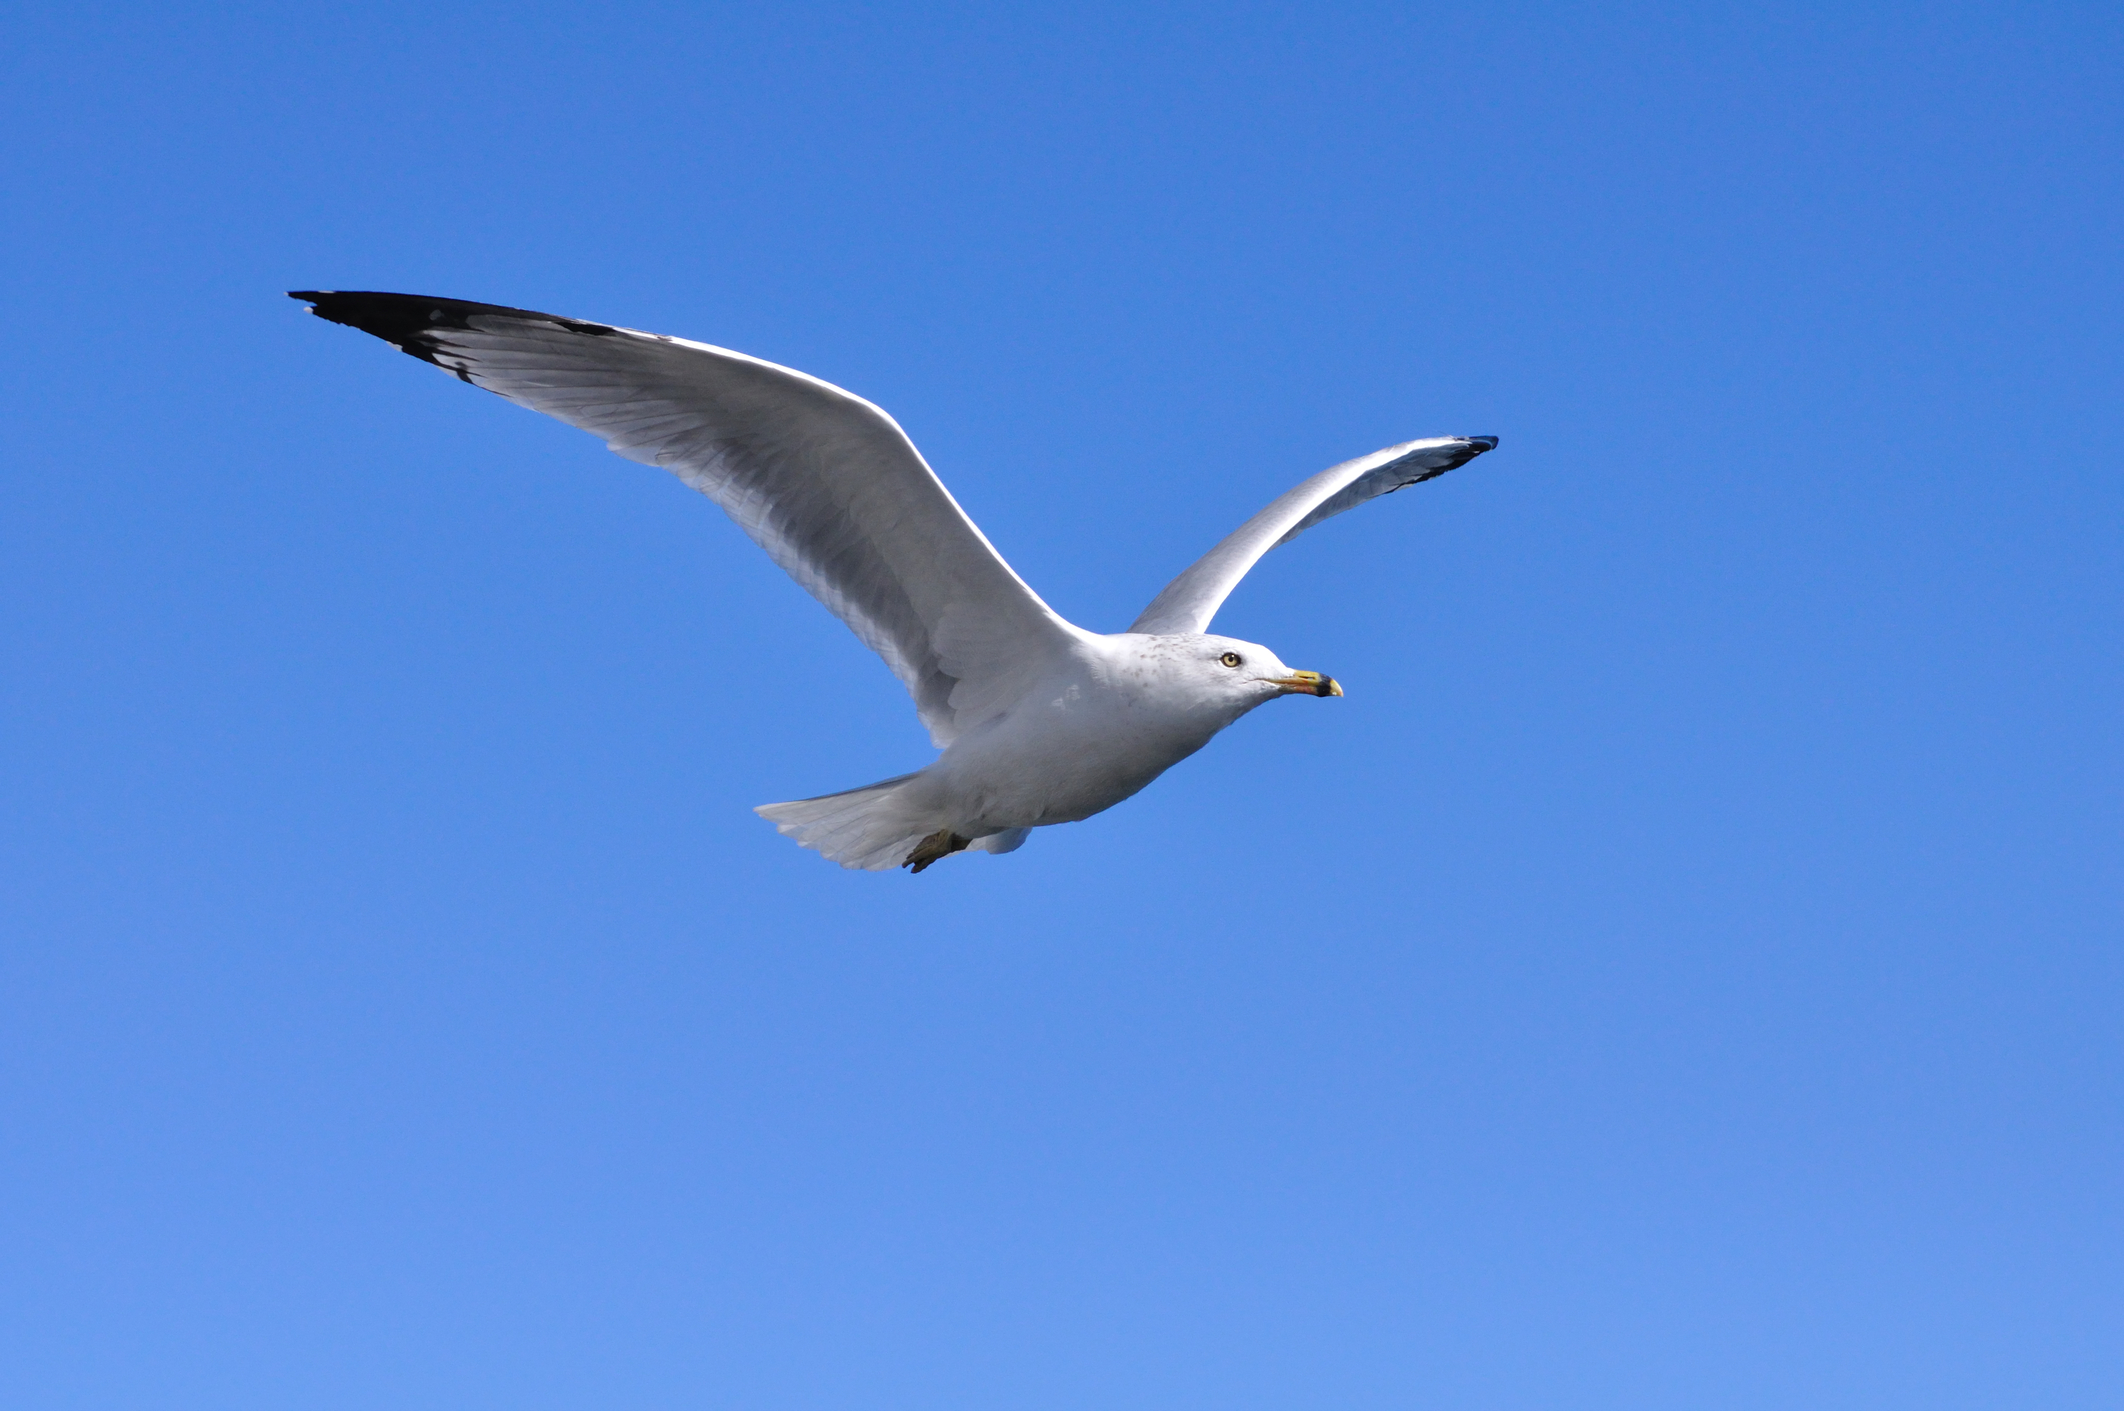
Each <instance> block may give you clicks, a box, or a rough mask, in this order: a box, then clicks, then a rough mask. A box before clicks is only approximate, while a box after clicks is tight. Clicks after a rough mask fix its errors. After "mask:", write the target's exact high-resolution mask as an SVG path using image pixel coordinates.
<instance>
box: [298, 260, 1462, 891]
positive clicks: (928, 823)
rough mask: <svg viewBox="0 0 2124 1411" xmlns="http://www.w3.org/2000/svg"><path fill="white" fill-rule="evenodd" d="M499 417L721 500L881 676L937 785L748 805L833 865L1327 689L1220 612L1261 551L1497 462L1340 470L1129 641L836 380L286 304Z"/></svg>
mask: <svg viewBox="0 0 2124 1411" xmlns="http://www.w3.org/2000/svg"><path fill="white" fill-rule="evenodd" d="M289 297H290V298H293V299H301V300H303V301H305V302H306V303H308V304H309V305H310V312H311V313H313V314H316V315H317V316H318V317H320V318H324V319H329V320H330V321H331V322H333V323H339V324H345V325H346V326H347V327H349V328H358V329H360V330H361V331H362V332H364V333H370V334H374V335H375V336H376V337H378V338H381V339H383V340H384V341H385V342H386V343H389V344H391V345H392V346H394V347H396V348H397V349H398V350H399V351H400V352H403V353H410V354H411V355H413V356H414V357H416V358H420V359H422V360H423V361H425V362H429V363H433V364H434V365H435V366H437V367H439V368H442V369H443V370H444V371H446V372H451V373H455V374H456V375H457V376H458V377H460V378H462V379H463V380H464V381H466V382H469V383H471V384H472V385H473V386H475V387H483V388H485V389H486V390H487V391H489V392H493V393H497V394H499V395H500V396H503V397H506V398H508V399H509V400H510V401H512V402H516V403H518V404H519V405H522V406H526V407H529V408H531V409H532V410H533V411H540V412H544V413H545V414H546V415H548V416H551V417H557V418H558V419H560V420H561V421H564V422H567V423H568V424H569V425H570V426H577V427H581V428H582V429H583V430H585V431H589V432H594V433H595V434H597V435H598V436H601V437H603V438H604V440H605V444H606V445H607V446H608V447H610V448H611V449H612V450H614V451H617V452H618V453H619V454H620V455H623V456H625V457H627V458H628V459H629V460H635V461H640V462H642V463H643V464H645V465H654V466H662V467H663V468H664V469H666V470H668V471H670V472H671V473H672V474H674V475H676V476H677V477H678V478H679V479H680V480H683V481H684V482H685V483H686V484H688V485H690V486H692V487H693V488H694V489H696V490H698V491H700V492H701V493H702V494H704V495H706V496H707V497H708V498H709V499H711V500H713V501H715V502H716V503H717V504H718V505H720V506H722V508H723V510H724V512H725V513H727V514H728V515H729V516H730V517H731V518H732V519H734V520H736V521H737V523H738V527H739V528H741V529H743V530H744V531H745V533H746V534H747V535H749V536H751V538H752V541H753V542H754V543H756V544H758V545H759V546H760V547H761V548H763V549H765V550H766V551H767V553H768V556H769V557H771V558H772V559H773V560H774V561H775V562H776V563H778V564H780V565H781V566H782V568H783V570H784V571H786V572H787V573H788V574H789V576H790V577H792V578H794V579H796V581H797V582H798V583H800V584H802V585H803V586H804V588H805V589H807V590H808V591H809V592H810V593H811V594H812V596H813V597H816V598H817V599H818V600H819V601H820V602H822V603H824V604H825V605H826V606H827V607H828V608H829V609H831V610H832V611H833V613H834V614H835V615H836V616H837V617H839V618H840V619H841V621H843V622H845V623H847V624H848V626H849V627H850V629H852V630H853V631H854V632H855V634H856V636H858V637H860V638H862V639H863V642H864V644H865V645H866V646H868V647H869V648H870V649H871V650H872V651H874V652H876V653H877V654H878V655H879V656H881V657H883V658H884V659H885V664H886V665H887V666H889V667H891V668H892V671H893V674H894V675H896V676H898V677H899V678H900V681H901V683H902V684H903V685H905V686H906V687H907V690H908V693H909V694H910V695H912V696H913V697H914V704H915V711H916V713H917V714H918V715H919V716H920V717H921V719H922V723H923V724H924V725H926V726H927V727H928V728H929V736H930V739H931V741H932V742H933V743H934V744H935V745H936V747H937V748H938V749H939V750H941V751H943V753H942V754H940V755H939V756H938V757H937V758H936V759H935V760H934V761H932V762H931V763H930V764H929V766H928V767H927V768H924V769H919V770H916V771H915V772H914V773H912V774H902V775H900V776H898V777H897V778H893V779H883V780H880V781H879V782H877V783H875V784H866V785H864V786H863V787H862V788H859V789H848V790H845V791H843V792H841V793H838V794H826V795H823V796H822V797H819V798H811V799H798V800H795V801H793V802H789V803H771V804H763V805H761V806H760V807H759V808H758V809H756V810H754V811H755V812H757V813H758V814H759V815H760V816H761V817H763V818H765V819H767V820H768V821H769V822H770V823H772V824H774V826H775V827H776V828H777V829H779V830H780V831H781V832H782V833H783V834H784V835H785V836H787V837H789V838H793V839H794V840H796V841H797V842H798V843H800V844H801V845H803V846H804V847H807V848H811V849H814V850H816V851H817V852H819V853H820V854H821V855H823V856H824V857H826V858H828V859H830V860H832V861H834V862H838V863H839V864H841V866H843V867H849V868H861V869H864V870H866V871H872V872H882V871H887V870H890V869H892V868H895V867H905V868H908V869H909V870H911V871H913V872H917V873H919V872H921V871H923V870H924V869H925V868H927V867H929V866H930V865H931V864H932V863H935V862H937V861H939V860H940V859H942V858H945V857H948V856H950V855H952V854H954V853H960V852H986V853H1006V852H1010V851H1013V850H1014V849H1016V848H1018V847H1019V846H1021V845H1022V844H1023V843H1024V842H1025V839H1026V837H1027V836H1028V835H1029V834H1030V833H1031V831H1032V830H1033V829H1035V828H1046V827H1051V826H1053V825H1055V824H1058V823H1075V822H1078V821H1079V820H1082V819H1086V818H1089V817H1091V816H1092V815H1093V814H1095V813H1099V812H1102V811H1104V810H1106V809H1109V808H1112V807H1113V806H1114V805H1115V804H1117V803H1120V802H1121V801H1122V800H1123V799H1126V798H1129V797H1130V796H1132V795H1134V794H1135V793H1136V792H1137V791H1139V790H1140V789H1142V788H1143V787H1144V786H1145V785H1147V784H1149V783H1150V782H1151V780H1153V779H1155V778H1157V777H1158V776H1159V775H1160V774H1163V773H1164V772H1165V771H1166V770H1168V769H1170V768H1172V766H1174V765H1175V764H1178V763H1179V762H1180V761H1181V760H1183V759H1186V758H1187V757H1188V756H1189V755H1191V754H1193V753H1195V751H1197V750H1199V749H1201V748H1202V747H1203V746H1204V745H1206V744H1208V743H1209V741H1210V737H1212V736H1213V735H1215V734H1216V733H1217V732H1218V731H1220V730H1222V729H1224V727H1225V726H1227V725H1230V724H1231V723H1232V722H1233V721H1235V720H1237V719H1238V718H1239V717H1240V716H1242V715H1245V714H1246V713H1247V712H1248V711H1250V710H1252V709H1254V707H1256V706H1258V705H1261V704H1263V703H1264V702H1267V701H1270V700H1274V699H1276V698H1277V697H1279V696H1291V695H1300V696H1339V695H1341V694H1342V687H1341V686H1340V685H1338V684H1337V683H1336V681H1335V679H1334V678H1333V677H1331V676H1324V675H1322V674H1321V673H1319V672H1317V671H1297V670H1293V669H1292V668H1291V667H1289V666H1286V665H1284V663H1283V661H1282V660H1281V659H1280V658H1279V657H1278V656H1277V655H1276V654H1275V653H1274V652H1272V651H1270V650H1269V649H1268V648H1267V647H1264V646H1261V645H1259V644H1258V643H1255V642H1242V641H1240V640H1239V639H1237V638H1235V637H1220V636H1216V635H1213V634H1212V633H1211V632H1210V631H1209V625H1210V619H1211V618H1212V617H1214V616H1215V615H1216V612H1217V608H1218V607H1219V606H1220V605H1221V604H1222V603H1223V602H1224V600H1225V598H1226V596H1228V595H1229V594H1230V593H1231V591H1232V589H1233V588H1234V587H1236V586H1237V585H1238V583H1239V580H1240V579H1241V578H1244V577H1245V576H1246V574H1247V571H1248V570H1249V569H1251V568H1252V567H1253V566H1254V563H1255V561H1256V560H1258V559H1259V558H1260V557H1261V556H1262V555H1263V554H1265V553H1267V552H1268V551H1269V550H1270V549H1273V548H1275V547H1277V546H1278V545H1280V544H1287V543H1289V542H1290V541H1291V540H1292V539H1294V538H1296V537H1297V536H1298V535H1300V534H1302V533H1304V532H1305V531H1306V530H1308V529H1310V528H1312V527H1313V526H1314V525H1316V524H1318V523H1320V522H1321V521H1322V520H1324V519H1328V518H1330V517H1332V516H1334V515H1338V514H1341V513H1342V512H1343V511H1345V510H1351V509H1355V508H1356V507H1357V506H1359V505H1361V504H1363V503H1365V501H1367V500H1372V499H1376V498H1378V497H1379V496H1381V495H1384V494H1388V493H1390V492H1392V491H1395V490H1401V489H1406V488H1407V487H1408V486H1411V485H1420V484H1422V483H1423V482H1424V481H1426V480H1432V479H1436V478H1437V477H1438V476H1441V475H1443V474H1445V473H1446V472H1447V471H1449V470H1452V469H1454V468H1455V467H1457V466H1462V465H1465V464H1467V463H1468V462H1469V461H1471V460H1473V459H1474V458H1475V457H1477V456H1479V455H1481V454H1482V453H1483V452H1485V451H1488V450H1491V449H1493V448H1495V447H1496V445H1497V438H1496V437H1495V436H1434V437H1431V438H1429V439H1426V440H1420V441H1404V442H1402V443H1401V444H1400V445H1398V446H1388V447H1387V448H1386V449H1384V450H1381V451H1374V452H1373V453H1372V454H1370V455H1368V456H1359V457H1358V458H1357V459H1355V460H1350V461H1344V462H1343V463H1342V464H1340V465H1338V466H1334V467H1332V468H1331V469H1328V470H1323V471H1321V472H1320V473H1319V474H1318V475H1315V476H1313V477H1312V478H1311V479H1309V480H1306V481H1304V482H1302V483H1300V484H1299V485H1297V486H1296V487H1295V488H1293V489H1292V490H1290V491H1289V492H1288V493H1286V494H1284V495H1283V496H1282V497H1281V498H1279V499H1277V500H1276V501H1275V502H1274V503H1273V504H1271V505H1269V506H1268V508H1266V509H1264V510H1262V511H1261V512H1260V513H1259V514H1257V515H1255V516H1254V517H1253V518H1252V519H1249V520H1248V521H1247V522H1246V523H1244V524H1242V525H1240V526H1239V528H1238V529H1236V530H1234V531H1233V532H1232V533H1231V534H1230V535H1229V536H1228V537H1226V538H1225V540H1224V541H1223V542H1222V543H1220V544H1218V545H1217V546H1216V547H1215V548H1213V549H1211V550H1210V551H1209V552H1208V553H1207V554H1205V555H1203V556H1202V558H1201V559H1199V560H1198V561H1197V562H1196V563H1195V564H1194V565H1193V566H1192V567H1190V568H1189V569H1188V570H1187V571H1186V572H1185V573H1182V574H1181V575H1180V576H1179V577H1178V578H1175V579H1174V580H1173V581H1172V582H1171V583H1168V584H1167V585H1166V586H1165V589H1164V591H1162V592H1160V593H1159V594H1158V596H1157V597H1155V598H1153V599H1151V603H1150V606H1149V607H1146V608H1145V609H1144V610H1143V613H1142V615H1141V616H1139V617H1138V618H1137V619H1136V620H1135V622H1134V623H1132V624H1131V625H1130V626H1129V629H1128V630H1127V631H1126V632H1116V633H1099V632H1090V631H1087V630H1085V629H1084V628H1082V627H1078V626H1076V625H1075V624H1074V623H1071V622H1069V621H1067V620H1065V619H1064V618H1063V617H1062V615H1061V614H1059V613H1057V612H1056V611H1055V610H1054V609H1053V608H1051V607H1049V606H1048V605H1047V604H1046V603H1044V602H1042V601H1041V600H1040V596H1039V594H1037V593H1035V592H1033V590H1032V589H1031V588H1030V587H1028V586H1026V583H1025V580H1024V579H1022V578H1020V577H1018V575H1017V574H1016V573H1015V572H1013V571H1012V569H1011V567H1010V565H1009V564H1007V563H1005V562H1004V561H1003V556H1002V555H1001V554H999V553H997V552H996V550H995V546H994V545H992V544H990V543H989V542H988V538H987V536H986V535H984V534H982V532H981V531H980V529H979V528H977V527H976V526H975V525H974V522H973V521H972V520H971V519H970V518H968V517H967V514H966V511H964V510H962V509H960V508H959V502H958V501H957V500H954V499H953V498H952V497H951V492H950V491H948V490H946V489H945V488H944V482H943V481H941V480H939V479H938V478H937V476H936V472H934V471H932V470H931V469H930V468H929V465H928V463H927V462H926V461H924V460H923V459H922V456H921V453H920V452H918V451H916V450H915V448H914V443H913V442H912V441H910V440H909V439H908V437H907V433H906V432H904V431H902V430H901V429H900V426H899V423H898V422H896V421H894V420H893V419H892V418H891V417H890V416H887V415H886V414H885V412H884V410H883V409H882V408H880V407H878V406H875V405H874V404H872V403H870V402H866V401H864V400H863V399H862V398H861V397H858V396H856V395H855V394H854V393H852V392H845V391H843V390H842V389H840V388H839V387H836V386H834V385H833V384H832V383H829V382H823V381H821V380H819V379H818V378H816V377H812V376H809V375H807V374H805V373H801V372H798V371H796V370H795V369H793V368H786V367H780V366H777V365H776V364H774V363H770V362H765V361H763V360H761V359H759V358H754V357H748V356H746V355H745V354H743V353H735V352H732V351H730V350H729V349H727V348H716V347H711V346H709V345H708V344H706V343H695V342H692V341H691V340H689V339H685V338H672V337H667V336H665V335H662V334H656V333H643V332H640V331H638V330H635V329H631V328H618V327H614V326H613V325H611V324H604V323H589V322H586V321H584V320H581V319H572V318H561V317H558V316H556V315H554V314H541V313H533V312H531V311H529V310H527V309H512V308H505V307H503V306H501V305H498V304H477V303H469V302H467V301H465V300H462V299H437V298H429V297H427V296H425V295H419V294H379V293H354V292H349V293H340V292H333V291H328V290H299V291H294V292H291V293H290V294H289Z"/></svg>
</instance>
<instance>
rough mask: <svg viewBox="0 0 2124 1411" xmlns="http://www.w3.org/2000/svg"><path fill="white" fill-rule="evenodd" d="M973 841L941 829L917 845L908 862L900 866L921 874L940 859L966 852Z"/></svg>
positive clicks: (908, 857)
mask: <svg viewBox="0 0 2124 1411" xmlns="http://www.w3.org/2000/svg"><path fill="white" fill-rule="evenodd" d="M972 841H973V839H971V838H962V837H960V836H959V835H958V834H957V833H954V832H952V831H951V829H949V828H939V829H937V831H936V832H934V833H931V834H930V835H929V836H928V837H926V838H924V839H923V840H922V841H921V842H919V843H916V844H915V846H914V851H913V852H911V853H909V854H907V861H905V862H903V863H901V864H900V866H902V867H906V868H910V869H912V870H914V871H916V872H920V871H921V870H922V869H923V868H925V867H927V866H929V864H930V863H932V862H935V861H936V860H937V859H938V858H944V857H950V856H951V855H952V854H953V853H955V852H963V851H965V849H966V845H967V844H968V843H970V842H972Z"/></svg>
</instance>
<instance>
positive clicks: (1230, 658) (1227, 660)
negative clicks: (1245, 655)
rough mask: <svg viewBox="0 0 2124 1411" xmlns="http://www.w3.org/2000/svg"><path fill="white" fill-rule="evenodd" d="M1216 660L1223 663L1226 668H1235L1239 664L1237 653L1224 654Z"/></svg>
mask: <svg viewBox="0 0 2124 1411" xmlns="http://www.w3.org/2000/svg"><path fill="white" fill-rule="evenodd" d="M1217 660H1219V661H1221V662H1223V663H1224V664H1225V665H1226V666H1237V665H1238V664H1239V653H1237V652H1226V653H1225V654H1224V655H1223V656H1221V657H1218V658H1217Z"/></svg>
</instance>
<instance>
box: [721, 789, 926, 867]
mask: <svg viewBox="0 0 2124 1411" xmlns="http://www.w3.org/2000/svg"><path fill="white" fill-rule="evenodd" d="M914 777H915V776H914V775H912V774H902V775H901V776H900V777H899V778H897V779H880V780H879V781H878V782H877V783H875V784H865V785H864V786H863V787H862V788H860V789H849V790H847V791H846V792H845V793H839V794H823V795H821V796H820V797H818V798H815V799H796V800H794V801H792V802H790V803H766V804H761V805H760V806H759V807H758V808H756V809H754V810H753V812H754V813H757V814H758V815H759V816H760V817H762V818H764V819H766V820H767V821H768V822H769V823H772V824H773V825H774V826H775V828H776V829H777V830H779V831H780V832H781V834H782V836H783V837H785V838H794V839H796V841H797V842H799V843H801V844H803V845H804V846H805V847H807V848H811V849H813V850H814V851H816V852H819V853H821V854H823V855H824V856H826V857H827V858H829V859H830V860H832V861H834V862H838V863H840V864H841V866H843V867H858V868H862V869H863V870H864V871H867V872H883V871H885V870H886V869H887V868H892V867H898V866H899V865H900V864H901V863H903V862H905V861H906V860H907V854H909V853H911V852H913V851H914V847H915V844H916V843H919V842H921V841H922V839H923V838H924V837H925V836H927V835H928V834H929V833H930V832H931V831H933V829H934V825H930V826H927V827H925V826H924V824H923V820H921V819H919V818H915V817H913V816H911V815H910V814H909V812H908V811H907V810H906V809H905V808H904V807H902V806H901V801H900V800H899V799H898V798H897V797H896V795H898V793H899V791H900V786H901V785H902V784H905V783H906V782H907V781H908V780H910V779H912V778H914Z"/></svg>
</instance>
